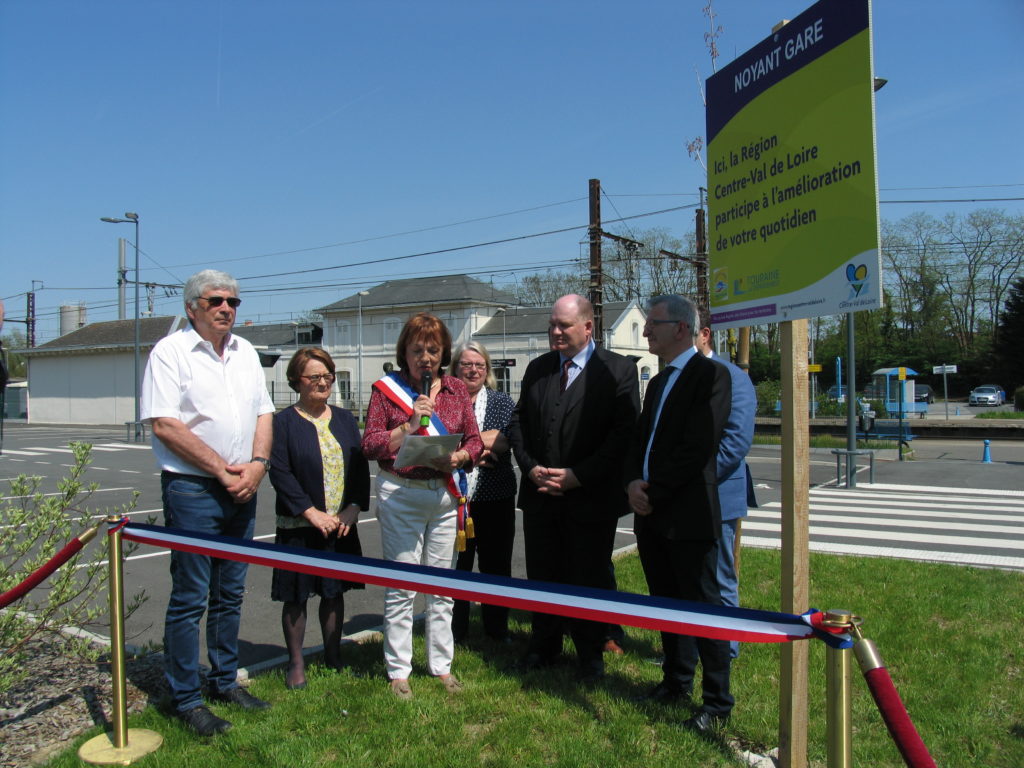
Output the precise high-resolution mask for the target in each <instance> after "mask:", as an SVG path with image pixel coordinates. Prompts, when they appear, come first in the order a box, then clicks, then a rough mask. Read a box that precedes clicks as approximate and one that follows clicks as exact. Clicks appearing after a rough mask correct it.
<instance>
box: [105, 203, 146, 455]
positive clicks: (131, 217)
mask: <svg viewBox="0 0 1024 768" xmlns="http://www.w3.org/2000/svg"><path fill="white" fill-rule="evenodd" d="M100 221H105V222H107V223H108V224H134V225H135V343H134V347H135V421H134V423H133V425H132V426H133V432H132V434H133V436H134V439H135V442H136V443H138V442H141V441H142V410H141V405H140V403H139V214H137V213H132V212H131V211H127V212H125V214H124V218H123V219H115V218H110V217H108V216H104V217H102V218H101V219H100Z"/></svg>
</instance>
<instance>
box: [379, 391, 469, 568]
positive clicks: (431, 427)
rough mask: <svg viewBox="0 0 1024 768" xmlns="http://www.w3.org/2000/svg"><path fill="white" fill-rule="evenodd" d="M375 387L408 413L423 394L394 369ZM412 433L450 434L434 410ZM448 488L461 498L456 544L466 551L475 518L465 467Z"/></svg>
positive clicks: (461, 550) (450, 479)
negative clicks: (467, 540)
mask: <svg viewBox="0 0 1024 768" xmlns="http://www.w3.org/2000/svg"><path fill="white" fill-rule="evenodd" d="M373 388H374V389H376V390H377V391H378V392H380V393H381V394H382V395H384V397H386V398H387V399H388V400H390V401H391V402H392V403H394V404H395V405H396V406H398V407H399V408H401V409H402V412H403V413H404V414H405V415H406V416H412V412H413V407H412V406H413V403H415V402H416V398H417V397H419V396H420V395H419V393H418V392H416V391H415V390H414V389H413V388H412V387H410V386H409V384H408V383H406V381H405V379H403V378H402V376H401V375H400V374H398V373H396V372H394V371H392V372H391V373H388V374H385V375H384V376H382V377H381V378H379V379H377V381H375V382H373ZM413 434H417V435H447V434H450V433H449V432H448V428H447V427H446V426H445V425H444V422H443V421H441V419H440V418H439V417H438V415H437V414H436V413H432V414H430V423H429V424H428V425H427V426H425V427H422V426H421V427H420V428H419V429H417V430H416V432H414V433H413ZM448 492H449V493H450V494H451V495H452V498H454V499H457V500H458V514H457V517H456V520H457V528H456V531H457V532H456V534H455V537H456V538H455V545H456V547H457V549H458V551H459V552H465V551H466V539H472V538H473V519H472V518H471V517H470V514H469V495H468V493H469V486H468V482H467V480H466V470H464V469H455V470H452V474H451V476H450V477H449V478H448Z"/></svg>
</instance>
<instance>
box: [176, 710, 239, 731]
mask: <svg viewBox="0 0 1024 768" xmlns="http://www.w3.org/2000/svg"><path fill="white" fill-rule="evenodd" d="M177 715H178V719H179V720H181V722H183V723H184V724H185V725H187V726H188V727H189V728H191V729H192V730H193V731H195V732H196V733H198V734H199V735H200V736H215V735H216V734H218V733H226V732H227V731H230V730H231V723H229V722H228V721H227V720H225V719H224V718H222V717H217V716H216V715H215V714H213V712H211V711H210V710H208V709H207V708H206V707H204V706H203V705H202V704H200V705H199V706H198V707H193V708H192V709H186V710H185V711H184V712H178V713H177Z"/></svg>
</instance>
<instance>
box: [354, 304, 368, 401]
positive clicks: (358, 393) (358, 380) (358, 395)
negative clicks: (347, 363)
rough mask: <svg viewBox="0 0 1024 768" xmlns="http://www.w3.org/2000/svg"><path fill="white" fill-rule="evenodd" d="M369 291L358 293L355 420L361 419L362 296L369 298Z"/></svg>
mask: <svg viewBox="0 0 1024 768" xmlns="http://www.w3.org/2000/svg"><path fill="white" fill-rule="evenodd" d="M369 295H370V292H369V291H360V292H359V350H358V353H357V356H358V359H359V368H358V370H357V371H356V403H358V406H357V407H358V409H359V410H358V411H357V416H356V418H357V419H362V418H363V296H369Z"/></svg>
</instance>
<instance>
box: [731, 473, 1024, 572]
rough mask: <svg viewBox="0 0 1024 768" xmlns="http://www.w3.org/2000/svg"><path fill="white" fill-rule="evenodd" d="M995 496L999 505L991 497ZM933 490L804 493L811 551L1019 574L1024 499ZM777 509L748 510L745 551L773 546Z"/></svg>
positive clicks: (1023, 546) (870, 488)
mask: <svg viewBox="0 0 1024 768" xmlns="http://www.w3.org/2000/svg"><path fill="white" fill-rule="evenodd" d="M997 496H998V497H1001V498H997ZM1008 496H1010V494H1008V493H1007V492H1004V491H989V490H988V489H962V488H940V487H935V486H893V485H863V486H860V487H858V488H855V489H847V488H834V487H828V486H821V487H817V488H813V489H811V491H810V495H809V503H810V515H809V535H810V548H811V551H814V552H829V553H834V554H852V555H865V556H873V557H896V558H903V559H910V560H931V561H936V562H949V563H959V564H962V565H977V566H987V567H992V568H1009V569H1015V570H1024V498H1007V497H1008ZM780 509H781V504H780V503H779V502H771V503H768V504H765V505H764V506H762V507H760V508H758V509H752V510H750V515H749V517H747V518H745V519H744V521H743V529H742V530H743V533H742V542H743V544H744V545H745V546H753V547H778V546H780V533H781V518H780V515H779V510H780Z"/></svg>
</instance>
